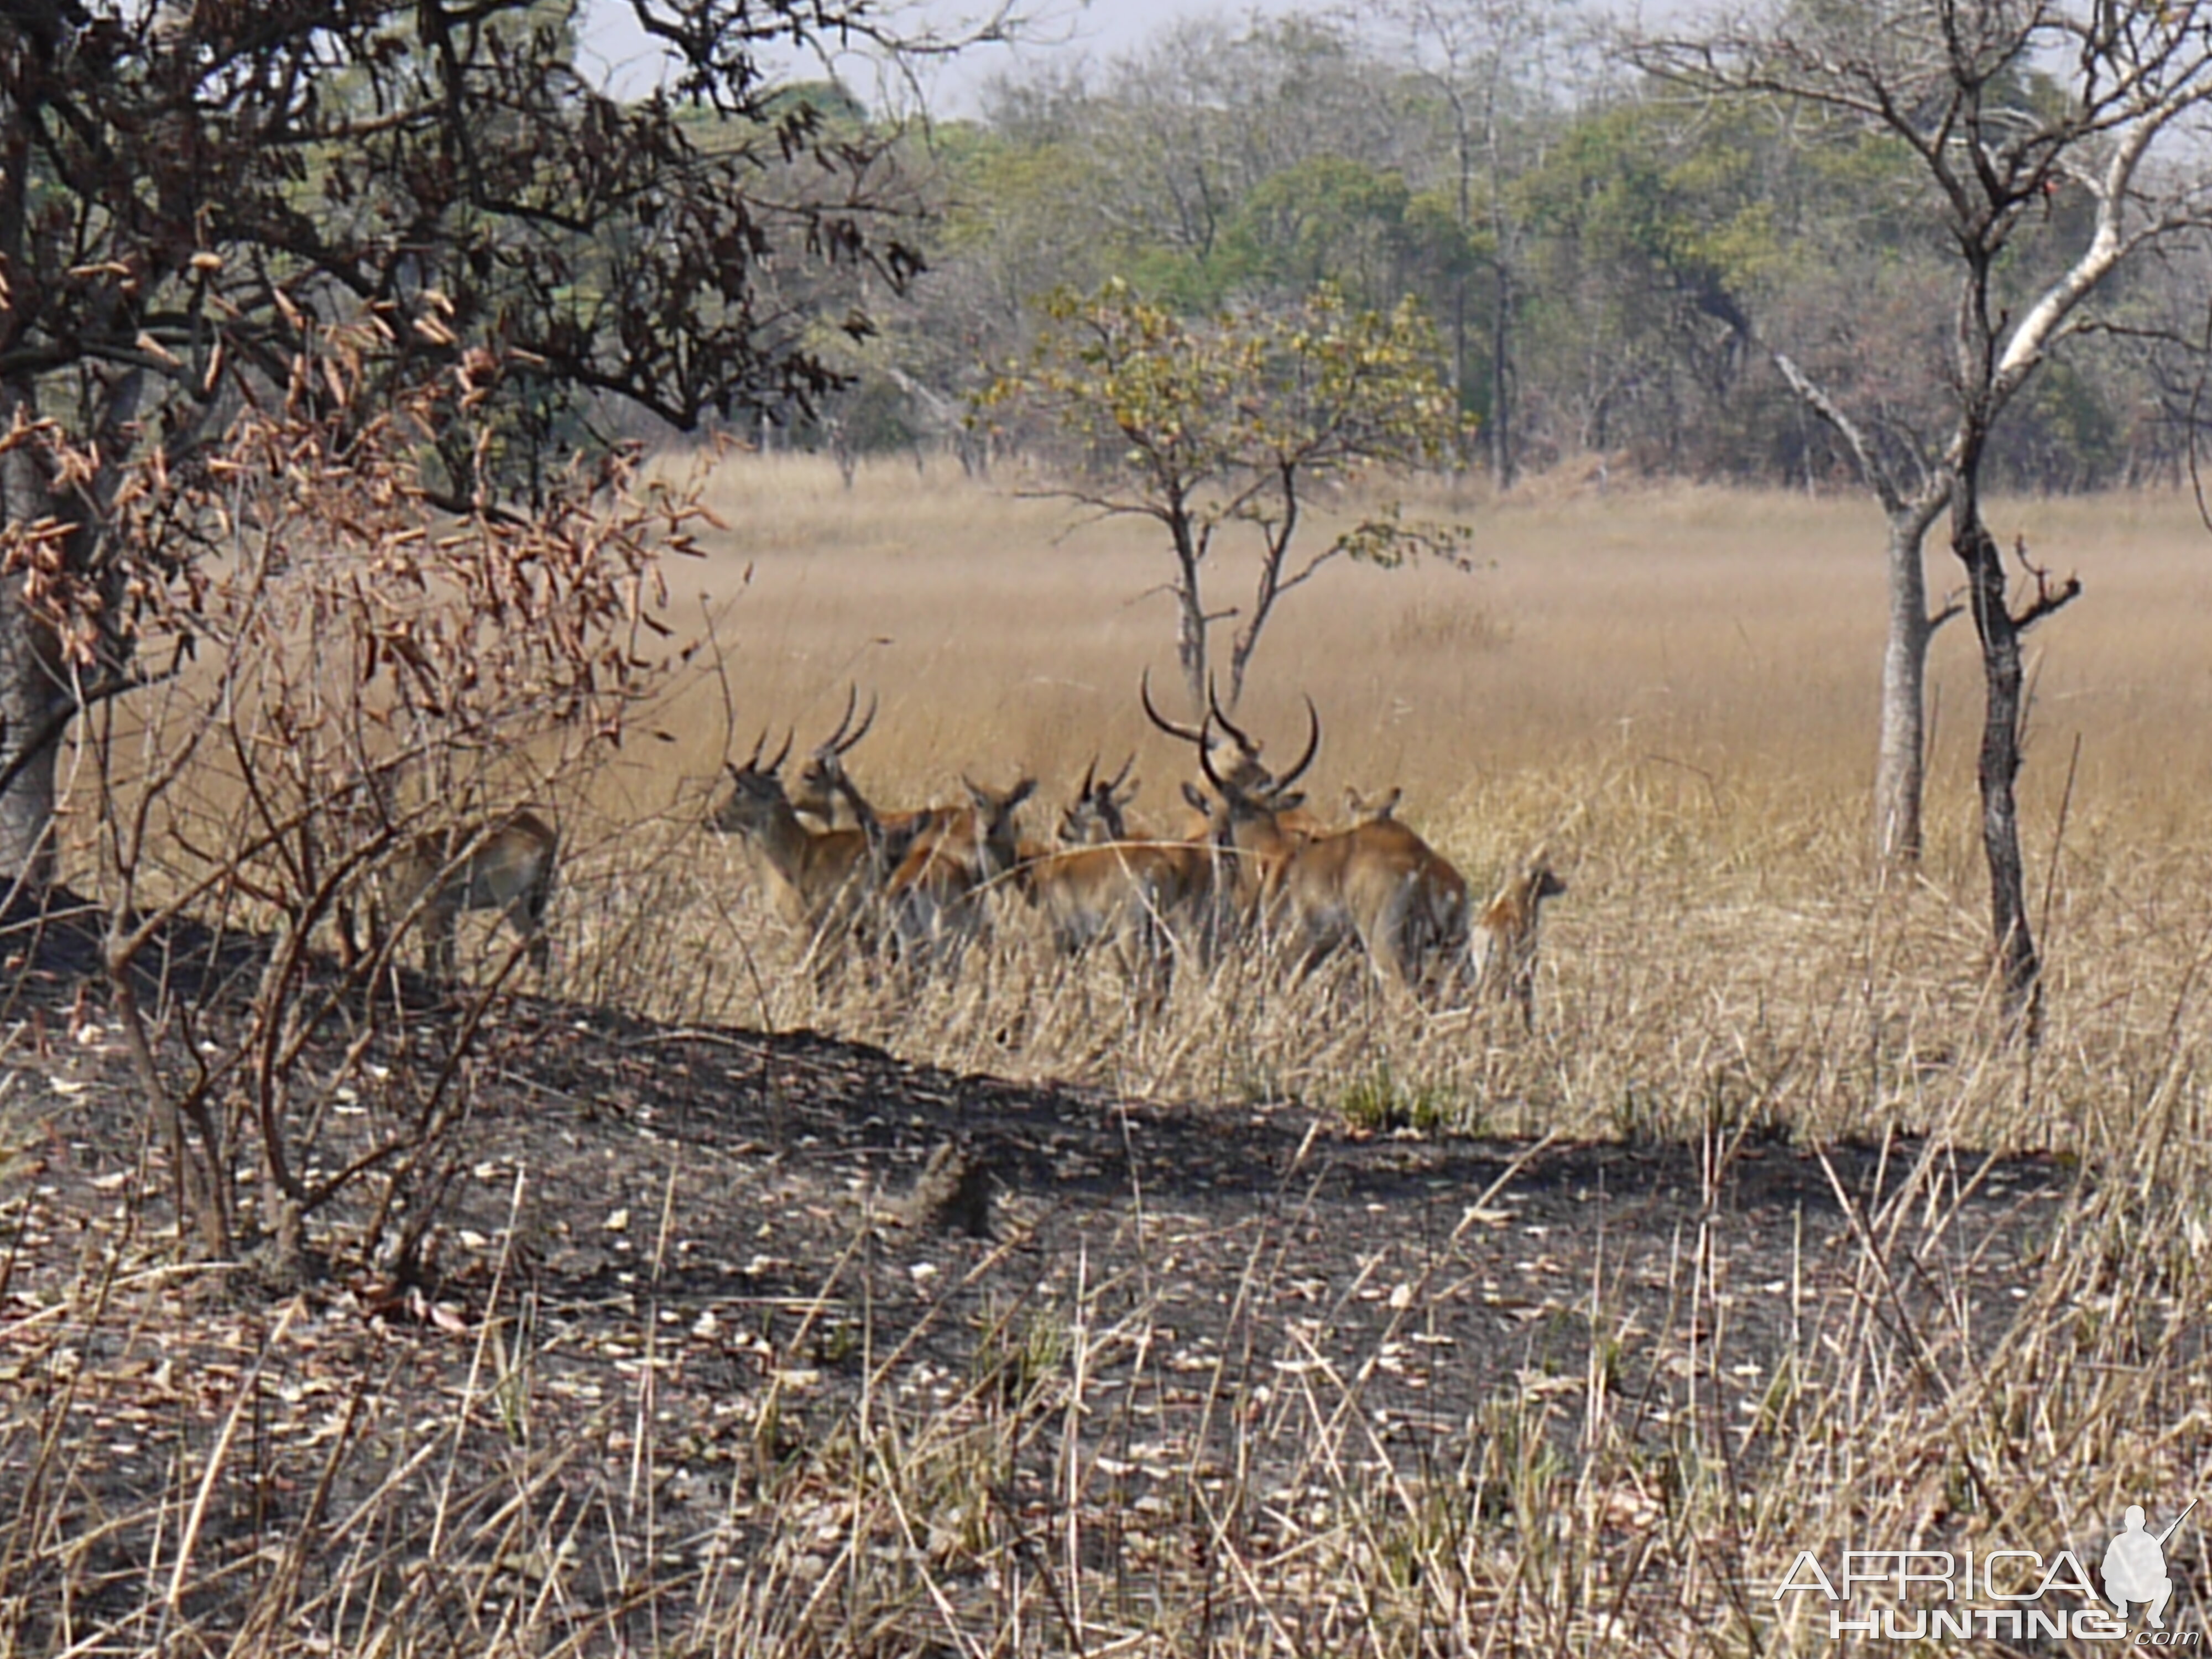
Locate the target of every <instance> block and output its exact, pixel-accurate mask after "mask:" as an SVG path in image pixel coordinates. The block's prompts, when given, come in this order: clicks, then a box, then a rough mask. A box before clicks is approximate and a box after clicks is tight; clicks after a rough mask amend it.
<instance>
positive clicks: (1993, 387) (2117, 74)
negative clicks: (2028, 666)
mask: <svg viewBox="0 0 2212 1659" xmlns="http://www.w3.org/2000/svg"><path fill="white" fill-rule="evenodd" d="M1631 50H1632V55H1633V57H1634V58H1635V59H1636V61H1638V63H1640V64H1642V65H1644V67H1645V68H1647V69H1649V70H1652V71H1654V72H1656V73H1657V74H1660V75H1662V76H1667V77H1668V78H1670V79H1672V80H1674V81H1675V82H1678V83H1680V84H1681V85H1684V86H1686V87H1688V88H1693V89H1695V90H1696V91H1698V92H1699V93H1700V94H1709V95H1710V94H1719V95H1724V96H1729V97H1749V98H1758V99H1765V100H1776V101H1778V103H1779V104H1781V105H1783V106H1787V107H1790V108H1791V109H1794V110H1797V111H1801V112H1809V113H1810V114H1812V115H1814V116H1816V117H1818V118H1820V119H1824V120H1827V121H1832V122H1834V123H1837V124H1839V125H1842V126H1843V127H1844V128H1846V129H1849V130H1851V131H1860V132H1877V133H1880V134H1882V135H1885V136H1886V137H1889V138H1891V139H1893V140H1895V141H1897V142H1899V143H1902V144H1903V145H1904V146H1905V149H1907V150H1908V151H1909V153H1910V154H1911V155H1912V156H1913V157H1914V158H1915V161H1916V162H1917V168H1918V171H1919V173H1920V174H1921V176H1922V177H1923V179H1924V180H1925V182H1926V184H1927V185H1928V186H1929V194H1928V211H1929V216H1930V217H1931V220H1933V221H1934V222H1937V223H1940V225H1941V226H1942V230H1943V232H1944V234H1945V236H1946V238H1947V241H1948V246H1949V248H1950V250H1951V252H1952V254H1953V256H1954V266H1953V269H1954V279H1955V286H1954V308H1953V313H1952V330H1951V341H1950V363H1949V365H1948V367H1949V370H1950V374H1951V381H1952V388H1953V407H1952V411H1951V416H1950V421H1949V431H1948V435H1946V437H1945V439H1944V441H1943V443H1942V447H1941V449H1940V450H1939V451H1938V452H1936V453H1933V454H1930V455H1927V456H1924V457H1921V458H1918V465H1919V471H1918V474H1917V477H1911V478H1905V477H1899V474H1898V471H1896V470H1895V469H1894V468H1893V466H1892V465H1891V464H1890V463H1889V462H1888V461H1887V460H1886V459H1884V457H1883V455H1882V453H1881V447H1880V444H1879V441H1878V435H1876V434H1875V432H1874V431H1873V430H1872V429H1871V426H1870V423H1869V422H1863V421H1861V420H1858V419H1856V418H1854V417H1853V416H1851V415H1850V412H1849V411H1848V410H1845V409H1844V407H1843V406H1842V404H1840V403H1839V402H1838V400H1837V399H1836V398H1832V397H1831V396H1828V395H1826V394H1825V393H1824V392H1822V390H1821V388H1820V387H1819V386H1817V385H1815V384H1814V382H1813V381H1812V380H1811V379H1810V378H1809V377H1808V376H1807V375H1805V374H1803V373H1802V371H1796V372H1793V369H1794V365H1790V363H1789V362H1788V359H1787V357H1786V356H1784V357H1783V358H1781V359H1780V361H1782V362H1784V372H1785V374H1791V378H1792V381H1793V384H1794V385H1796V387H1797V389H1798V391H1799V393H1800V395H1801V396H1803V397H1805V398H1808V401H1810V402H1811V403H1812V405H1813V407H1814V408H1815V409H1816V410H1819V411H1820V413H1821V415H1822V416H1825V417H1826V418H1827V419H1828V420H1829V421H1830V422H1832V423H1834V424H1836V425H1837V427H1838V430H1839V431H1840V432H1842V434H1843V435H1844V439H1845V441H1847V442H1848V443H1849V444H1850V447H1851V448H1852V451H1853V453H1854V454H1855V455H1856V456H1857V459H1858V462H1859V465H1860V466H1861V468H1862V470H1863V473H1864V475H1865V477H1866V478H1867V481H1868V483H1869V485H1870V487H1872V488H1873V489H1875V491H1876V493H1877V495H1880V496H1881V500H1882V502H1883V506H1884V509H1885V511H1886V513H1887V514H1888V517H1889V522H1890V556H1891V557H1890V576H1891V605H1890V618H1891V620H1890V628H1891V634H1890V640H1889V645H1888V649H1887V659H1886V668H1885V673H1884V678H1883V697H1884V703H1885V708H1884V714H1883V719H1882V745H1883V749H1882V758H1881V791H1882V793H1881V794H1880V795H1879V796H1878V799H1877V803H1876V811H1877V817H1878V821H1879V823H1880V825H1881V837H1882V842H1881V844H1882V849H1883V851H1884V853H1885V854H1887V855H1888V856H1889V857H1890V858H1892V859H1893V860H1897V861H1900V862H1909V861H1910V860H1911V858H1912V857H1913V856H1914V855H1915V854H1917V850H1918V846H1919V822H1920V819H1919V799H1918V787H1919V782H1920V779H1921V775H1922V768H1923V760H1922V757H1921V754H1920V752H1919V750H1920V746H1921V743H1922V734H1923V726H1922V720H1921V716H1920V714H1919V711H1918V708H1917V704H1918V702H1919V701H1920V699H1921V696H1922V689H1923V671H1924V662H1925V657H1926V651H1927V645H1928V641H1929V636H1930V635H1932V633H1933V631H1934V629H1935V626H1936V623H1937V622H1938V620H1939V619H1940V617H1941V616H1942V613H1941V612H1937V613H1935V614H1933V615H1931V614H1930V613H1929V611H1928V608H1927V600H1926V597H1925V592H1924V578H1923V572H1922V568H1921V560H1920V538H1921V536H1922V534H1923V533H1924V532H1925V530H1926V529H1927V528H1928V526H1930V525H1932V524H1933V523H1934V521H1935V520H1936V517H1937V516H1938V515H1939V514H1941V513H1942V512H1943V511H1944V510H1945V509H1946V508H1947V507H1948V511H1949V513H1950V524H1951V548H1952V551H1953V553H1954V555H1955V556H1957V558H1958V559H1959V561H1960V566H1961V568H1962V569H1963V571H1964V573H1965V579H1966V611H1967V613H1968V614H1969V615H1971V616H1972V618H1973V621H1974V626H1975V630H1976V634H1977V635H1978V639H1979V641H1980V645H1981V657H1982V667H1983V678H1984V686H1985V688H1986V692H1987V697H1986V702H1985V706H1984V720H1983V729H1982V740H1981V748H1980V761H1979V768H1978V771H1979V782H1980V787H1981V796H1982V840H1983V849H1984V854H1985V856H1986V858H1987V860H1988V865H1989V873H1990V923H1991V927H1992V930H1993V934H1994V942H1995V945H1996V951H1997V957H1998V961H1999V963H2000V964H2001V969H2002V983H2003V988H2004V997H2005V1006H2006V1007H2007V1009H2008V1012H2009V1014H2010V1015H2011V1017H2012V1018H2013V1019H2014V1021H2015V1022H2016V1023H2017V1024H2019V1026H2020V1027H2021V1029H2022V1030H2026V1031H2027V1032H2028V1033H2029V1034H2030V1035H2031V1036H2032V1034H2033V1013H2034V1010H2035V1006H2036V1003H2037V999H2038V994H2039V981H2040V969H2041V963H2040V961H2039V957H2038V954H2037V951H2036V946H2035V942H2034V939H2033V937H2032V935H2031V933H2030V931H2029V925H2028V915H2027V902H2026V897H2025V890H2024V882H2023V877H2022V872H2021V852H2020V826H2019V817H2018V810H2017V807H2016V805H2015V794H2014V781H2015V776H2016V775H2017V773H2018V771H2019V768H2020V763H2021V720H2022V716H2023V713H2024V710H2023V706H2022V675H2021V636H2022V635H2024V634H2025V633H2026V632H2027V629H2030V628H2032V627H2033V626H2034V624H2035V623H2038V622H2039V621H2041V620H2042V619H2043V618H2045V617H2047V616H2049V615H2050V614H2051V612H2052V611H2056V610H2057V609H2058V608H2059V607H2060V606H2062V605H2065V604H2066V603H2067V602H2068V601H2069V599H2072V598H2073V597H2074V596H2075V594H2076V593H2077V592H2079V591H2080V584H2079V582H2078V581H2076V580H2073V579H2071V578H2069V579H2068V580H2065V581H2063V582H2057V583H2054V582H2053V581H2051V580H2050V579H2049V578H2048V577H2047V576H2046V575H2045V574H2043V573H2042V572H2041V571H2040V570H2039V569H2037V568H2034V567H2033V566H2032V565H2031V566H2029V568H2028V585H2027V592H2026V593H2025V594H2024V596H2015V592H2014V589H2013V583H2012V581H2011V580H2010V579H2009V577H2008V572H2007V568H2006V565H2005V562H2004V556H2003V553H2002V550H2001V549H2000V547H1999V545H1998V543H1997V540H1996V537H1995V536H1993V535H1992V534H1991V533H1990V529H1989V527H1988V526H1987V524H1986V523H1985V522H1984V514H1983V506H1982V487H1983V486H1982V469H1983V462H1984V456H1985V453H1986V452H1987V449H1988V447H1989V444H1990V438H1991V435H1992V433H1993V432H1994V430H1995V429H1996V426H1997V424H1998V422H2000V421H2001V420H2002V417H2003V416H2004V414H2005V412H2006V410H2007V409H2008V407H2009V406H2010V405H2011V404H2013V403H2014V401H2015V398H2017V396H2018V395H2019V393H2020V392H2021V388H2022V387H2023V386H2026V385H2027V383H2028V382H2029V381H2030V380H2031V379H2032V378H2033V376H2034V375H2035V374H2036V372H2037V371H2038V370H2039V368H2042V367H2043V366H2044V364H2045V362H2048V361H2049V359H2050V357H2051V353H2052V352H2054V351H2055V350H2057V349H2059V348H2060V347H2061V346H2062V345H2063V343H2064V342H2065V341H2066V340H2068V339H2069V337H2072V336H2075V335H2076V334H2079V333H2080V332H2081V331H2083V330H2084V329H2086V328H2087V327H2090V326H2092V325H2093V323H2094V322H2095V321H2096V306H2095V303H2094V301H2095V296H2096V295H2097V292H2098V289H2099V285H2100V283H2103V282H2104V281H2105V279H2106V277H2108V276H2110V275H2111V274H2112V271H2113V270H2116V269H2117V268H2118V267H2119V266H2120V265H2121V264H2123V263H2124V261H2126V260H2128V259H2129V258H2131V257H2133V256H2136V255H2137V254H2139V253H2141V252H2143V251H2144V250H2146V249H2148V248H2151V247H2154V246H2157V245H2159V244H2160V242H2162V241H2164V240H2166V239H2169V238H2172V237H2175V236H2177V235H2179V234H2184V233H2185V232H2188V231H2191V230H2193V229H2195V228H2197V227H2200V226H2202V225H2203V223H2205V222H2206V219H2207V216H2208V212H2212V197H2208V191H2207V184H2208V174H2207V171H2206V169H2205V167H2204V166H2203V160H2202V158H2203V155H2204V154H2205V151H2204V148H2203V145H2204V140H2205V138H2206V137H2207V132H2206V119H2205V118H2206V116H2207V113H2208V109H2212V4H2207V3H2201V0H2161V3H2159V4H2155V5H2151V4H2135V3H2125V4H2121V3H2112V0H1868V3H1863V4H1847V5H1843V6H1836V7H1821V8H1806V7H1799V6H1790V7H1786V8H1783V9H1778V10H1776V11H1775V12H1773V13H1771V15H1769V19H1768V21H1765V22H1763V23H1752V22H1749V21H1745V20H1744V19H1743V18H1741V16H1739V17H1735V18H1734V19H1732V20H1730V21H1727V22H1724V23H1722V24H1719V25H1717V26H1716V27H1713V28H1712V29H1711V30H1710V31H1708V32H1705V33H1682V34H1678V35H1672V36H1667V37H1656V36H1654V37H1646V38H1644V39H1641V40H1637V41H1635V42H1634V43H1633V44H1632V48H1631ZM2077 208H2078V211H2075V209H2077ZM2008 260H2009V264H2008ZM2015 268H2018V269H2020V270H2023V271H2025V272H2026V273H2027V275H2026V276H2025V281H2024V285H2021V286H2018V288H2017V291H2015V285H2016V284H2022V278H2021V277H2020V276H2015V275H2014V274H2013V273H2014V270H2015Z"/></svg>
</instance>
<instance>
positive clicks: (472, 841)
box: [369, 807, 560, 980]
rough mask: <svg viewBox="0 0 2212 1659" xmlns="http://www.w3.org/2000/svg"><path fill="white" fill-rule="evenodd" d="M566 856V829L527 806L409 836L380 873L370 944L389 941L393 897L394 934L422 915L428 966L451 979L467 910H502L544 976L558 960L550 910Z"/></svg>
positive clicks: (371, 916)
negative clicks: (548, 924) (548, 925)
mask: <svg viewBox="0 0 2212 1659" xmlns="http://www.w3.org/2000/svg"><path fill="white" fill-rule="evenodd" d="M559 856H560V836H559V834H558V833H557V832H556V830H555V829H554V828H553V826H552V825H551V824H550V823H547V822H546V821H545V820H544V818H542V817H538V814H537V813H535V812H532V811H530V810H528V809H527V808H526V807H518V808H516V809H515V810H514V811H511V812H507V813H502V814H500V815H498V816H496V817H489V818H483V819H480V820H478V821H477V822H475V823H456V824H453V825H450V826H449V827H447V828H446V829H428V830H425V831H423V832H422V834H420V835H417V836H410V837H408V838H407V839H405V840H404V841H402V842H400V843H399V844H398V847H396V848H394V849H393V850H392V854H391V855H390V856H389V857H388V858H386V860H385V861H384V863H383V865H382V866H381V867H380V869H379V870H378V872H377V873H376V877H375V887H374V898H373V900H372V902H371V904H370V907H369V938H370V943H371V947H372V948H373V949H374V950H376V951H382V949H383V945H384V941H385V938H386V934H385V921H384V905H385V904H386V903H388V904H389V905H390V906H391V910H392V915H393V916H394V917H395V918H396V919H397V920H396V923H395V934H394V936H396V934H397V933H403V932H404V931H405V930H406V929H407V928H408V927H410V925H412V924H413V923H414V922H415V921H416V920H417V919H419V920H420V921H421V923H422V967H423V970H424V971H425V972H426V973H428V974H430V975H433V976H434V977H435V978H438V979H441V980H450V979H451V978H453V935H454V931H455V928H456V927H457V925H458V923H459V921H460V918H461V917H462V915H464V914H465V913H466V912H468V911H471V910H495V911H497V912H498V913H499V919H500V920H501V921H505V922H506V923H507V926H508V927H512V928H513V930H514V931H515V933H516V934H517V936H518V937H520V939H521V940H522V942H523V946H524V950H525V951H526V954H527V956H528V957H529V960H530V965H531V966H532V968H533V969H536V970H537V972H538V977H539V978H540V979H543V978H544V976H545V975H546V974H548V973H549V972H550V970H551V969H552V965H553V945H552V941H551V939H550V938H549V937H548V936H547V934H546V932H545V917H546V913H547V911H548V910H550V908H552V903H553V880H554V876H555V872H556V866H557V865H558V862H559ZM495 925H496V924H495Z"/></svg>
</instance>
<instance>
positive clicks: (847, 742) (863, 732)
mask: <svg viewBox="0 0 2212 1659" xmlns="http://www.w3.org/2000/svg"><path fill="white" fill-rule="evenodd" d="M856 689H857V688H856ZM882 701H883V699H882V698H881V697H880V696H878V694H877V693H875V692H873V691H871V692H869V693H868V712H867V713H866V714H863V715H862V716H861V717H860V730H859V731H857V732H854V733H853V735H852V736H851V737H849V738H844V739H843V741H842V742H840V741H839V740H838V738H831V739H830V740H829V746H830V748H831V749H832V750H834V751H835V752H836V753H837V754H840V755H842V754H846V753H848V752H849V751H850V750H852V749H853V747H854V745H855V744H858V743H859V742H860V739H861V738H865V737H866V736H867V735H868V728H869V727H870V726H873V725H874V724H875V723H876V709H877V708H878V705H879V704H880V703H881V702H882ZM852 712H853V711H852V709H851V708H850V707H849V706H848V708H847V709H846V711H845V713H846V715H847V717H848V719H849V718H850V717H851V714H852ZM844 730H845V727H844V725H843V723H842V721H841V722H840V723H839V725H838V726H837V731H838V732H839V735H840V736H841V737H842V734H843V732H844Z"/></svg>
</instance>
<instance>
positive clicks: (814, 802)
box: [790, 685, 953, 869]
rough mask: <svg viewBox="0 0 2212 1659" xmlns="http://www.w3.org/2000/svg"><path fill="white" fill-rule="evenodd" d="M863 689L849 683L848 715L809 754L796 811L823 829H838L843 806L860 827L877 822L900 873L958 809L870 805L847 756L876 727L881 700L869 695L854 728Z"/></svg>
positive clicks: (886, 853) (887, 860) (887, 858)
mask: <svg viewBox="0 0 2212 1659" xmlns="http://www.w3.org/2000/svg"><path fill="white" fill-rule="evenodd" d="M859 702H860V687H859V686H858V685H848V687H847V688H846V690H845V712H844V714H842V715H841V716H840V717H839V719H838V721H837V729H836V731H834V732H831V733H830V734H829V737H828V738H825V739H823V741H822V742H821V743H820V744H817V745H816V746H815V748H814V750H813V752H812V753H811V754H810V755H808V756H807V757H806V763H805V765H804V766H802V767H801V768H800V769H799V781H798V783H797V785H796V786H795V787H793V789H792V790H791V791H790V799H791V805H792V810H793V811H795V812H797V813H798V814H799V817H801V818H802V819H812V820H813V821H814V822H815V823H818V824H819V825H820V827H821V828H822V829H838V828H841V827H842V826H841V825H840V824H839V823H838V817H839V813H838V811H837V807H838V804H839V802H841V801H842V802H844V803H846V804H847V805H849V806H850V807H851V808H852V811H853V817H854V823H855V824H856V825H857V826H858V827H859V828H861V829H866V828H867V827H868V825H869V824H870V823H873V824H874V825H875V826H876V828H877V829H878V831H879V832H880V833H881V835H882V836H883V857H884V867H885V868H887V869H896V868H897V867H898V865H899V863H900V861H901V860H903V859H904V858H905V857H906V855H907V853H908V850H909V849H910V848H912V847H913V846H914V844H915V841H917V840H918V839H919V838H920V837H921V836H923V835H925V834H927V832H928V831H929V830H931V829H933V828H935V827H936V826H937V825H938V824H939V823H942V822H943V821H944V820H945V819H946V818H947V817H950V816H951V811H952V810H953V809H951V808H949V807H943V806H921V807H915V808H914V809H913V810H911V811H901V812H879V811H876V810H875V809H874V808H873V807H872V806H871V805H868V803H867V802H866V799H864V798H863V797H862V796H861V794H860V790H859V788H858V787H856V786H855V785H854V782H853V780H852V777H851V775H850V774H848V772H847V771H846V770H845V757H846V756H847V755H848V754H849V753H850V752H851V751H852V750H854V748H855V747H856V746H857V745H858V744H859V743H860V739H861V738H865V737H866V736H867V735H868V732H869V731H870V730H871V729H872V727H873V726H875V723H876V710H877V708H878V704H879V702H880V699H879V698H878V696H876V694H875V693H873V692H870V693H869V694H868V712H867V713H866V714H864V715H862V716H861V717H860V728H859V729H858V730H857V731H855V730H852V729H851V728H852V724H853V711H854V708H856V707H857V706H858V704H859Z"/></svg>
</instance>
